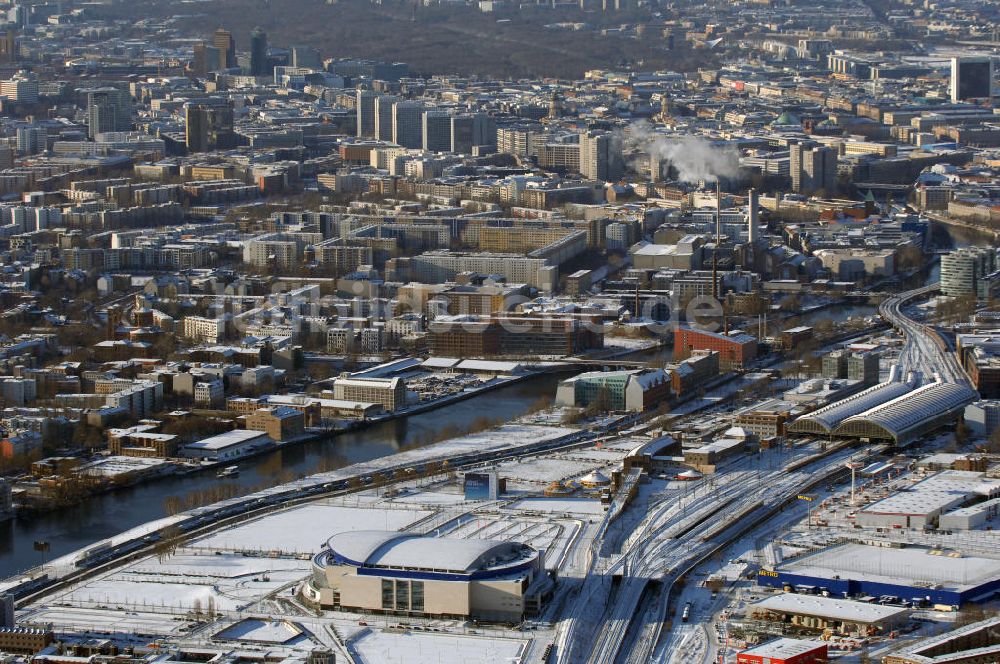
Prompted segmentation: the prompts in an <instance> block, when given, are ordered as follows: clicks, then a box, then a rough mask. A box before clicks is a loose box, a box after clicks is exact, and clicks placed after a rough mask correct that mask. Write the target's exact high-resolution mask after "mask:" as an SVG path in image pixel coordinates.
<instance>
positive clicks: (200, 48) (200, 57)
mask: <svg viewBox="0 0 1000 664" xmlns="http://www.w3.org/2000/svg"><path fill="white" fill-rule="evenodd" d="M221 68H222V62H221V51H219V49H217V48H216V47H215V46H212V45H211V44H206V43H205V42H200V43H198V44H195V45H194V59H193V61H192V62H191V71H193V72H194V74H195V76H207V75H208V73H209V72H213V71H217V70H219V69H221Z"/></svg>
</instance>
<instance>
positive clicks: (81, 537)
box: [0, 374, 563, 578]
mask: <svg viewBox="0 0 1000 664" xmlns="http://www.w3.org/2000/svg"><path fill="white" fill-rule="evenodd" d="M562 377H563V376H560V375H558V374H556V375H553V374H545V375H542V376H539V377H537V378H532V379H530V380H526V381H523V382H521V383H518V384H515V385H510V386H508V387H503V388H499V389H496V390H492V391H489V392H485V393H483V394H482V395H479V396H476V397H472V398H470V399H466V400H464V401H459V402H456V403H453V404H451V405H448V406H444V407H442V408H439V409H437V410H432V411H429V412H426V413H422V414H419V415H413V416H411V417H407V418H399V419H395V420H390V421H387V422H382V423H379V424H376V425H373V426H370V427H367V428H365V429H359V430H357V431H352V432H348V433H344V434H340V435H336V436H332V437H329V438H326V439H323V440H315V441H310V442H307V443H303V444H301V445H294V446H291V447H288V448H285V449H280V450H274V451H272V452H269V453H266V454H262V455H260V456H256V457H253V458H250V459H246V460H244V461H242V462H240V464H239V466H240V474H239V476H237V477H234V478H229V479H225V480H220V479H218V478H217V477H216V476H215V473H216V471H215V470H207V471H202V472H198V473H192V474H190V475H179V476H171V477H166V478H162V479H158V480H153V481H151V482H147V483H145V484H141V485H137V486H134V487H129V488H125V489H120V490H117V491H113V492H109V493H105V494H101V495H99V496H94V497H93V498H90V499H88V500H84V501H82V502H81V503H80V504H78V505H74V506H73V507H68V508H64V509H61V510H58V511H53V512H46V513H41V514H36V515H33V516H30V517H23V518H22V517H18V518H15V519H13V520H11V521H8V522H6V523H2V524H0V578H6V577H8V576H11V575H13V574H16V573H18V572H21V571H24V570H26V569H28V568H30V567H33V566H35V565H38V564H39V563H41V562H42V557H41V556H42V554H40V553H37V552H35V551H34V549H33V543H34V542H35V541H36V540H41V541H46V542H49V544H50V547H51V550H50V551H49V552H48V554H46V555H47V556H48V558H49V559H51V558H53V557H55V556H60V555H63V554H66V553H69V552H71V551H74V550H76V549H79V548H82V547H85V546H87V545H89V544H92V543H94V542H96V541H98V540H101V539H104V538H106V537H111V536H112V535H116V534H118V533H120V532H122V531H124V530H128V529H129V528H133V527H135V526H138V525H140V524H143V523H146V522H147V521H152V520H153V519H158V518H161V517H163V516H166V504H165V503H166V501H167V498H169V497H171V496H184V495H186V494H189V493H191V492H194V491H199V490H204V489H208V488H210V487H213V486H218V484H219V483H220V482H227V483H234V484H238V485H239V486H240V487H241V488H242V489H243V490H244V491H249V490H250V489H252V488H255V487H259V486H262V485H265V484H266V485H271V484H275V483H276V482H278V481H279V480H280V479H281V478H282V477H284V476H288V475H294V476H295V477H297V476H299V475H311V474H313V473H316V472H320V471H321V470H326V469H330V468H332V467H337V466H341V465H345V464H348V463H358V462H361V461H369V460H371V459H376V458H379V457H383V456H387V455H390V454H394V453H396V452H398V451H399V449H400V448H401V447H403V446H409V445H416V444H420V443H423V442H426V441H428V439H429V438H431V437H433V436H435V435H436V434H437V433H438V432H440V431H441V430H442V429H444V428H445V427H452V428H454V429H456V430H457V431H458V432H465V431H468V429H469V427H470V426H471V425H472V424H473V422H474V421H475V420H476V419H477V418H480V417H482V416H487V417H490V418H494V419H496V418H502V419H504V420H511V419H515V418H517V417H519V416H521V415H523V414H525V413H527V412H528V411H529V410H530V409H531V408H532V406H533V405H534V404H536V403H537V402H538V400H539V399H540V398H541V397H554V396H555V391H556V384H557V383H558V381H559V379H560V378H562Z"/></svg>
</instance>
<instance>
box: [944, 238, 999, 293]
mask: <svg viewBox="0 0 1000 664" xmlns="http://www.w3.org/2000/svg"><path fill="white" fill-rule="evenodd" d="M997 267H998V266H997V254H996V249H994V248H992V247H965V248H963V249H958V250H956V251H952V252H950V253H947V254H945V255H943V256H941V292H942V293H943V294H945V295H951V296H959V295H975V296H976V297H978V298H982V299H986V298H987V297H988V296H989V285H990V281H988V280H986V279H985V277H986V276H987V275H989V274H992V273H994V272H996V271H997Z"/></svg>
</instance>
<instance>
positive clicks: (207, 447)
mask: <svg viewBox="0 0 1000 664" xmlns="http://www.w3.org/2000/svg"><path fill="white" fill-rule="evenodd" d="M273 444H274V441H273V440H271V439H270V438H269V437H268V435H267V434H266V433H262V432H260V431H245V430H243V429H234V430H233V431H227V432H225V433H220V434H219V435H217V436H212V437H210V438H205V439H204V440H199V441H196V442H194V443H188V444H187V445H185V446H184V447H183V448H181V456H183V457H188V458H189V459H201V460H203V461H235V460H236V459H242V458H243V457H245V456H249V455H250V454H253V453H254V452H256V451H257V450H258V449H262V448H264V447H267V446H269V445H273Z"/></svg>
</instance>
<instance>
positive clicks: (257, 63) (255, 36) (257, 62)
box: [250, 27, 270, 76]
mask: <svg viewBox="0 0 1000 664" xmlns="http://www.w3.org/2000/svg"><path fill="white" fill-rule="evenodd" d="M269 69H270V67H268V61H267V33H266V32H264V31H263V30H261V29H260V28H259V27H258V28H254V29H253V32H251V33H250V75H251V76H266V75H267V74H268V70H269Z"/></svg>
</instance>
